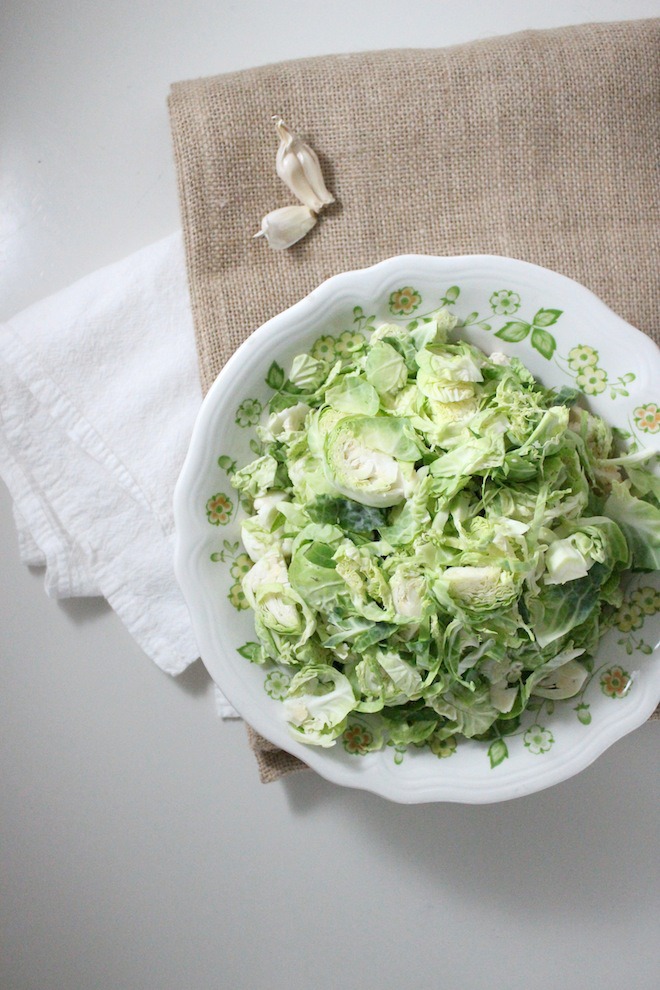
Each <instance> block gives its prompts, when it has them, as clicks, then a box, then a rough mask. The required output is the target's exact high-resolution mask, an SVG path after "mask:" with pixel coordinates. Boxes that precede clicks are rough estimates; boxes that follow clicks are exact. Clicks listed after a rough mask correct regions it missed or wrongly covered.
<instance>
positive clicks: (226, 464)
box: [218, 454, 236, 474]
mask: <svg viewBox="0 0 660 990" xmlns="http://www.w3.org/2000/svg"><path fill="white" fill-rule="evenodd" d="M218 467H220V468H222V470H223V471H226V472H227V474H233V473H234V471H235V470H236V461H235V460H234V459H233V458H232V457H228V456H227V454H221V455H220V457H219V458H218Z"/></svg>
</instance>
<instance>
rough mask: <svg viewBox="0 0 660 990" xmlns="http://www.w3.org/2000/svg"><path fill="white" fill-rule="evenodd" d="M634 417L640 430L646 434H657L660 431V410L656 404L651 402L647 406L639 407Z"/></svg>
mask: <svg viewBox="0 0 660 990" xmlns="http://www.w3.org/2000/svg"><path fill="white" fill-rule="evenodd" d="M633 416H634V417H635V422H636V423H637V425H638V427H639V428H640V430H643V431H644V433H657V432H658V430H660V409H658V407H657V405H656V403H655V402H649V403H647V405H645V406H638V408H637V409H635V411H634V413H633Z"/></svg>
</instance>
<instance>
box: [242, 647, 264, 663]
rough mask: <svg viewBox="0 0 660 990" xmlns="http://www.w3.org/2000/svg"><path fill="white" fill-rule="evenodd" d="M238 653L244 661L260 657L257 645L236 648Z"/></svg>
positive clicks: (259, 649)
mask: <svg viewBox="0 0 660 990" xmlns="http://www.w3.org/2000/svg"><path fill="white" fill-rule="evenodd" d="M238 652H239V653H240V655H241V656H242V657H245V659H246V660H250V661H254V660H256V659H257V658H258V657H260V656H261V646H260V645H259V643H245V644H244V645H243V646H239V647H238Z"/></svg>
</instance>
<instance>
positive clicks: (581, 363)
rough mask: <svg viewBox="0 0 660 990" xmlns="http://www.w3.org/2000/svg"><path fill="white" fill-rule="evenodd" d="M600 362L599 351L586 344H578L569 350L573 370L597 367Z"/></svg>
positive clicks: (569, 360)
mask: <svg viewBox="0 0 660 990" xmlns="http://www.w3.org/2000/svg"><path fill="white" fill-rule="evenodd" d="M597 363H598V351H595V350H594V349H593V347H587V346H586V345H585V344H578V345H577V347H574V348H573V349H572V350H570V351H569V352H568V366H569V368H570V369H571V371H578V372H579V371H583V370H584V369H585V368H595V367H596V364H597Z"/></svg>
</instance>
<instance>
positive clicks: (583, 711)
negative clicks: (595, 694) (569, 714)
mask: <svg viewBox="0 0 660 990" xmlns="http://www.w3.org/2000/svg"><path fill="white" fill-rule="evenodd" d="M575 711H576V712H577V717H578V720H579V721H580V722H582V725H589V723H590V722H591V712H590V711H589V705H585V704H580V705H576V706H575Z"/></svg>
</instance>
